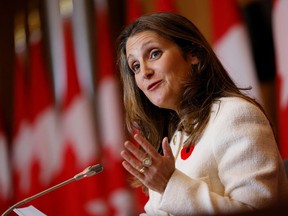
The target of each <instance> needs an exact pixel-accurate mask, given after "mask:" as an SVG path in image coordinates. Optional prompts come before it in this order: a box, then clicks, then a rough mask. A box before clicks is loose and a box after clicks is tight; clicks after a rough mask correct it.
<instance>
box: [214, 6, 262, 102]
mask: <svg viewBox="0 0 288 216" xmlns="http://www.w3.org/2000/svg"><path fill="white" fill-rule="evenodd" d="M211 3H212V4H211V6H212V29H213V30H212V32H213V48H214V50H215V52H216V54H217V56H218V57H219V59H220V61H221V62H222V64H223V66H224V67H225V68H226V70H227V71H228V73H229V75H230V77H231V78H232V80H233V81H234V82H235V83H236V85H237V86H238V87H241V88H246V87H252V89H251V91H249V92H250V93H249V95H250V96H252V97H253V98H255V99H256V100H258V102H261V97H260V93H259V89H258V88H259V86H258V80H257V73H256V69H255V64H254V62H253V57H252V51H251V48H250V45H249V38H248V32H247V29H246V27H245V26H244V24H243V21H242V18H241V16H240V11H239V8H238V5H237V1H236V0H212V2H211ZM245 93H247V92H246V91H245Z"/></svg>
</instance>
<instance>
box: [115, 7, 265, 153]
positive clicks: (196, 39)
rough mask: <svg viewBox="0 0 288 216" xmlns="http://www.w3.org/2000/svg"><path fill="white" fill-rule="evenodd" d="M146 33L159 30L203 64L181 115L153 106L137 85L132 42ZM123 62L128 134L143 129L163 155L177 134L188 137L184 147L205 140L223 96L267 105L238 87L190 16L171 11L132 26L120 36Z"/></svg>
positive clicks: (188, 86) (194, 70)
mask: <svg viewBox="0 0 288 216" xmlns="http://www.w3.org/2000/svg"><path fill="white" fill-rule="evenodd" d="M144 31H153V32H155V33H157V34H159V35H160V36H162V37H163V38H166V39H168V40H170V41H172V42H173V43H175V44H176V45H177V46H178V47H179V48H180V50H181V52H182V54H183V56H184V58H187V57H188V55H193V56H196V57H197V58H198V60H199V63H198V64H197V65H194V66H191V72H190V76H189V80H187V82H186V83H185V84H184V85H183V89H182V91H183V93H182V94H181V100H180V101H181V102H180V105H179V113H176V112H175V111H173V110H168V109H162V108H159V107H157V106H155V105H153V104H152V103H151V102H150V101H149V100H148V98H147V97H146V96H145V95H144V93H143V92H142V91H141V90H140V89H139V88H138V87H137V85H136V82H135V78H134V73H133V72H132V71H131V69H130V68H129V66H128V63H127V58H126V43H127V40H128V38H129V37H132V36H133V35H136V34H138V33H140V32H144ZM117 64H118V67H119V71H120V74H121V79H122V86H123V103H124V107H125V110H126V124H127V129H128V131H129V132H130V133H131V134H133V133H135V130H137V131H139V132H140V133H141V134H142V135H143V136H144V137H146V139H147V140H149V141H150V142H151V144H152V145H153V146H154V147H155V148H156V149H157V150H158V152H160V153H162V148H161V141H162V139H163V137H165V136H167V137H168V138H169V139H171V136H172V135H173V133H174V132H175V130H183V131H185V132H186V133H187V134H188V139H187V140H186V142H185V144H184V145H187V146H189V145H193V144H194V143H197V141H198V140H199V138H200V137H201V135H202V133H203V131H204V129H205V127H206V125H207V123H208V120H209V117H210V110H211V106H212V104H213V103H214V102H215V101H216V100H218V99H219V98H221V97H230V96H236V97H241V98H244V99H245V100H247V101H250V102H251V103H254V104H256V105H257V106H259V107H260V109H261V110H262V111H263V109H262V108H261V106H260V105H259V104H258V103H257V102H255V101H254V99H252V98H250V97H248V96H247V95H245V94H244V93H243V91H242V90H249V89H251V88H250V87H248V88H246V87H245V88H239V87H237V86H236V85H235V84H234V82H233V81H232V79H231V78H230V77H229V75H228V73H227V71H226V70H225V69H224V67H223V65H222V64H221V62H220V61H219V59H218V58H217V56H216V55H215V53H214V52H213V50H212V48H211V46H210V45H209V43H208V42H207V40H206V39H205V38H204V36H203V35H202V33H201V32H200V31H199V29H198V28H197V27H196V26H195V25H194V24H193V23H192V22H191V21H190V20H188V19H187V18H185V17H183V16H181V15H179V14H175V13H169V12H160V13H153V14H148V15H144V16H141V17H139V18H138V19H137V20H136V21H135V22H134V23H132V24H130V25H129V26H127V27H126V28H125V29H124V30H123V31H122V33H121V34H120V36H119V38H118V58H117Z"/></svg>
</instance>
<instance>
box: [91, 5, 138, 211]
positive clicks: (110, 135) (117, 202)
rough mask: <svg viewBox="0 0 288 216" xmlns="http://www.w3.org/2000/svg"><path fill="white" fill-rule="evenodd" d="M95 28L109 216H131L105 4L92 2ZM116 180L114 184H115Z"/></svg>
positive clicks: (97, 100)
mask: <svg viewBox="0 0 288 216" xmlns="http://www.w3.org/2000/svg"><path fill="white" fill-rule="evenodd" d="M95 14H96V28H97V31H96V32H97V36H96V38H97V41H96V44H97V50H96V52H98V53H97V55H96V56H97V57H98V59H97V63H98V68H97V70H96V77H97V78H98V79H97V80H96V95H97V99H96V112H97V113H98V114H99V115H98V116H99V118H98V125H99V132H100V133H99V134H100V140H101V144H102V147H103V153H104V154H103V155H104V157H103V165H104V167H105V169H106V170H107V172H106V177H107V180H106V187H107V189H108V193H109V197H108V203H109V207H110V212H109V215H123V216H124V215H133V212H132V210H133V207H134V204H133V200H132V196H131V191H130V189H129V186H128V183H127V180H126V178H127V175H126V172H125V169H124V168H123V166H122V164H121V163H122V158H121V157H120V152H121V150H122V148H123V144H124V141H125V128H124V123H123V110H122V106H121V94H120V88H119V80H118V79H117V76H116V74H115V64H114V63H113V62H115V59H114V57H113V53H112V50H113V49H112V46H111V38H110V37H111V34H110V32H109V31H110V29H109V22H108V19H109V14H108V9H107V1H106V0H96V1H95ZM115 179H117V180H115Z"/></svg>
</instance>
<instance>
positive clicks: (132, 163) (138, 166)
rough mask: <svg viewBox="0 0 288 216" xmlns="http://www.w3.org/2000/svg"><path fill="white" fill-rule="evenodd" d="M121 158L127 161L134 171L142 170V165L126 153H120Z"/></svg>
mask: <svg viewBox="0 0 288 216" xmlns="http://www.w3.org/2000/svg"><path fill="white" fill-rule="evenodd" d="M120 154H121V156H122V158H123V159H124V160H125V161H127V162H128V163H129V164H130V166H131V167H133V168H134V169H136V170H139V169H141V168H142V163H141V162H140V161H139V160H137V159H136V158H135V157H134V156H133V155H132V154H130V153H129V152H128V151H125V150H123V151H121V153H120Z"/></svg>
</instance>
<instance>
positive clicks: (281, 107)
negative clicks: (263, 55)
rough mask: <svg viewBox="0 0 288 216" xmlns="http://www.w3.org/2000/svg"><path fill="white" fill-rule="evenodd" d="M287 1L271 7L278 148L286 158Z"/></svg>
mask: <svg viewBox="0 0 288 216" xmlns="http://www.w3.org/2000/svg"><path fill="white" fill-rule="evenodd" d="M287 20H288V1H286V0H276V1H274V5H273V18H272V21H273V25H272V26H273V36H274V44H275V55H276V68H277V73H276V74H277V81H276V82H277V94H278V95H277V99H278V123H279V124H278V126H279V144H280V146H279V148H280V152H281V155H282V157H283V159H285V158H288V123H287V119H288V61H287V56H288V23H287Z"/></svg>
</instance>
